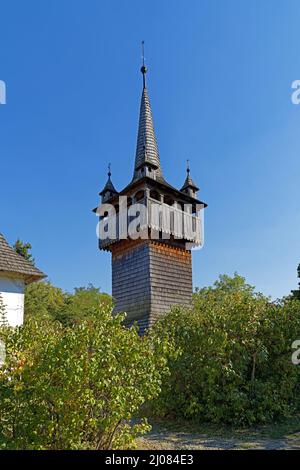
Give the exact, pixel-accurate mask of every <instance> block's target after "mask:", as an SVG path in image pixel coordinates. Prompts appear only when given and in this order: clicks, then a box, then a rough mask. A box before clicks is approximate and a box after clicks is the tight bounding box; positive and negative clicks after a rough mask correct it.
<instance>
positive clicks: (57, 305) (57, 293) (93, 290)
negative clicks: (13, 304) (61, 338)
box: [25, 281, 112, 326]
mask: <svg viewBox="0 0 300 470" xmlns="http://www.w3.org/2000/svg"><path fill="white" fill-rule="evenodd" d="M100 305H102V306H103V305H105V306H107V307H111V306H112V298H111V297H110V296H109V295H108V294H104V293H102V292H100V289H98V288H97V287H94V286H93V285H91V284H90V285H89V286H88V287H78V288H75V290H74V293H73V294H71V293H68V292H64V291H63V290H62V289H60V288H59V287H55V286H53V285H52V284H51V283H50V282H45V281H43V282H35V283H32V284H29V285H28V286H27V287H26V292H25V321H27V320H28V319H29V318H32V317H35V318H37V317H38V318H40V317H42V316H43V317H51V318H53V319H55V320H58V321H60V322H61V323H62V324H63V325H65V326H71V325H74V324H76V323H80V322H81V321H82V320H84V319H87V318H88V317H89V315H90V312H91V311H92V310H95V309H96V310H98V311H99V306H100Z"/></svg>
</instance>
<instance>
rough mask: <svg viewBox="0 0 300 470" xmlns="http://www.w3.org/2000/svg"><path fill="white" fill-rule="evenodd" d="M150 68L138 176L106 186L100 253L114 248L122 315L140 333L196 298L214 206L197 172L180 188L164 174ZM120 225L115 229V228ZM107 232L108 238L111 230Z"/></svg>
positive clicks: (118, 309) (139, 139)
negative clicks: (197, 261)
mask: <svg viewBox="0 0 300 470" xmlns="http://www.w3.org/2000/svg"><path fill="white" fill-rule="evenodd" d="M142 72H143V85H144V86H143V92H142V98H141V106H140V117H139V128H138V137H137V148H136V156H135V165H134V173H133V178H132V181H131V182H130V184H129V185H128V186H126V187H125V189H123V191H120V192H118V191H116V189H115V188H114V186H113V184H112V182H111V173H110V171H109V178H108V181H107V183H106V185H105V187H104V189H103V190H102V191H101V193H100V195H101V204H100V206H99V207H98V208H97V209H95V212H96V213H97V214H98V215H99V216H100V224H101V227H102V232H101V233H102V236H100V238H99V248H100V250H107V251H110V252H111V256H112V295H113V299H114V302H115V312H126V313H127V317H126V324H127V325H131V324H133V323H134V322H137V323H138V325H139V327H140V332H141V333H143V332H144V331H145V330H146V329H148V328H149V327H151V326H152V325H153V324H154V322H155V321H156V320H158V319H159V318H160V317H161V316H162V315H164V314H165V313H167V312H168V311H169V310H170V308H171V307H172V306H174V305H183V306H187V307H188V306H190V305H191V300H192V255H191V249H192V247H193V246H199V245H201V244H202V243H203V233H202V222H201V217H200V211H201V210H202V209H203V208H204V207H206V204H205V203H203V202H201V201H200V200H199V199H198V198H197V191H198V188H197V186H196V185H195V183H194V182H193V180H192V179H191V177H190V170H189V168H188V174H187V177H186V180H185V183H184V185H183V187H182V188H181V189H180V190H179V189H176V188H175V187H173V186H171V185H170V184H169V183H167V182H166V181H165V179H164V176H163V172H162V168H161V164H160V157H159V153H158V148H157V142H156V137H155V132H154V126H153V119H152V113H151V108H150V101H149V96H148V91H147V88H146V83H145V73H146V69H145V67H142ZM112 227H113V228H112ZM105 234H106V235H105Z"/></svg>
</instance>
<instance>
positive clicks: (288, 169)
mask: <svg viewBox="0 0 300 470" xmlns="http://www.w3.org/2000/svg"><path fill="white" fill-rule="evenodd" d="M0 13H1V29H0V44H1V48H0V79H1V80H5V82H6V84H7V104H6V105H5V106H0V156H1V185H0V201H1V224H0V231H1V232H3V233H4V234H5V235H6V237H7V238H8V240H9V241H10V242H11V243H13V242H14V241H15V239H16V238H17V237H20V238H21V239H22V240H24V241H30V242H31V244H32V246H33V254H34V257H35V259H36V262H37V264H38V266H39V267H40V268H41V269H43V270H44V271H45V272H46V273H47V274H48V275H49V277H50V279H51V281H52V282H53V283H55V284H56V285H58V286H61V287H63V288H65V289H69V290H71V289H72V288H73V287H75V286H81V285H86V284H87V283H89V282H92V283H93V284H95V285H96V286H100V287H101V288H102V289H103V290H104V291H110V275H111V272H110V256H109V254H107V253H100V252H99V251H98V250H97V239H96V235H95V226H96V218H95V216H94V214H93V213H92V212H91V209H92V208H93V207H95V206H96V205H97V204H98V192H99V190H100V189H101V188H102V187H103V185H104V183H105V181H106V172H107V170H106V169H107V163H108V162H109V161H110V162H111V164H112V173H113V182H114V184H115V186H116V187H117V188H118V189H121V188H122V187H124V186H125V185H126V184H127V183H128V182H129V180H130V179H131V176H132V169H133V160H134V153H135V143H136V132H137V120H138V110H139V101H140V94H141V85H142V83H141V75H140V72H139V67H140V57H141V53H140V41H141V40H142V39H144V40H145V41H146V60H147V65H148V68H149V73H148V86H149V93H150V98H151V104H152V111H153V114H154V122H155V127H156V133H157V138H158V145H159V150H160V156H161V161H162V165H163V169H164V173H165V176H166V178H167V180H168V181H169V182H170V183H171V184H174V185H177V186H180V185H181V184H182V182H183V180H184V177H185V161H186V158H190V160H191V168H192V176H193V178H194V179H195V180H196V182H197V183H198V184H199V186H200V188H201V192H200V197H201V198H202V199H203V200H205V201H206V202H207V203H208V204H209V207H208V209H207V211H206V218H205V228H206V244H205V247H204V249H203V250H202V251H198V252H196V253H195V254H194V259H193V269H194V285H195V286H204V285H208V284H211V283H212V282H213V281H214V280H215V279H216V278H217V277H218V275H219V274H220V273H228V274H232V273H233V272H234V271H238V272H239V273H241V274H242V275H244V276H245V277H246V278H247V280H248V281H249V282H250V283H252V284H254V285H256V286H257V289H258V290H260V291H262V292H264V293H266V294H269V295H272V296H273V297H275V298H276V297H279V296H282V295H284V294H287V293H289V291H290V289H291V288H294V287H296V284H297V278H296V267H297V264H298V262H300V217H299V182H300V178H299V176H300V138H299V136H300V106H295V105H293V104H292V103H291V99H290V95H291V83H292V81H293V80H296V79H300V53H299V36H300V29H299V24H300V2H299V1H298V0H295V1H293V0H287V1H282V0H263V1H261V0H251V1H250V0H247V1H246V0H227V1H225V0H218V1H217V0H194V1H192V0H189V1H186V0H184V1H183V0H182V1H175V0H163V1H162V0H151V1H149V0H143V1H140V0H139V1H136V0H130V1H124V0H118V1H116V0H106V1H104V0H101V1H100V0H85V1H83V0H51V1H50V0H43V1H40V0H27V1H26V2H23V1H16V0H10V1H9V2H2V4H1V12H0Z"/></svg>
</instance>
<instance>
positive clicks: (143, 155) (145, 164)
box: [133, 42, 163, 180]
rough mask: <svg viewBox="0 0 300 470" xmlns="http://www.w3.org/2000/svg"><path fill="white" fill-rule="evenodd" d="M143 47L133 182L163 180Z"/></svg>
mask: <svg viewBox="0 0 300 470" xmlns="http://www.w3.org/2000/svg"><path fill="white" fill-rule="evenodd" d="M142 47H143V65H142V67H141V72H142V74H143V92H142V98H141V106H140V118H139V128H138V137H137V145H136V154H135V165H134V175H133V180H137V179H139V178H141V177H143V176H152V177H153V178H154V179H163V176H162V170H161V166H160V158H159V153H158V148H157V141H156V137H155V132H154V125H153V118H152V112H151V107H150V100H149V95H148V90H147V86H146V73H147V68H146V66H145V58H144V42H143V43H142Z"/></svg>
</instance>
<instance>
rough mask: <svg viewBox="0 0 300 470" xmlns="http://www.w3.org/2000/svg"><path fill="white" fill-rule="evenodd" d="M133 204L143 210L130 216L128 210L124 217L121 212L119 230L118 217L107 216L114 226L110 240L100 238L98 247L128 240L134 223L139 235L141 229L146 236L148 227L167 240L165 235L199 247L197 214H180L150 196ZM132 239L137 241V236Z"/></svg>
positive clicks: (134, 228) (198, 218) (199, 237)
mask: <svg viewBox="0 0 300 470" xmlns="http://www.w3.org/2000/svg"><path fill="white" fill-rule="evenodd" d="M137 204H140V205H141V206H143V208H142V207H141V211H137V213H134V214H131V215H130V211H131V210H132V209H130V208H129V215H128V214H127V216H126V214H125V213H123V215H122V216H121V217H122V219H121V220H122V222H121V227H120V216H119V214H116V215H115V216H112V217H111V219H110V223H111V226H113V225H114V224H115V230H113V232H114V233H113V237H111V238H106V239H104V240H103V239H101V240H100V247H101V248H105V247H107V246H108V245H110V244H111V243H114V242H115V241H116V240H119V239H124V238H127V234H128V236H129V238H130V237H132V234H133V233H134V232H135V233H136V226H137V223H138V229H139V233H141V234H144V235H145V230H146V231H147V233H148V228H150V229H152V231H154V232H162V233H163V234H164V238H167V236H168V235H170V236H171V235H172V236H173V237H174V238H176V239H181V240H186V241H188V242H190V243H192V244H194V245H196V246H199V245H202V244H203V232H202V221H201V218H200V217H199V216H198V215H197V214H192V213H190V212H189V211H183V210H182V209H181V208H178V207H177V206H174V205H173V206H169V205H168V204H165V203H163V202H160V201H157V200H155V199H152V198H150V197H147V198H145V199H142V200H140V201H138V202H137ZM135 207H136V206H135ZM124 217H125V219H124ZM137 218H138V220H137ZM126 222H127V223H126ZM127 228H128V231H127ZM130 228H131V230H130ZM131 232H132V233H131ZM152 235H153V238H155V233H154V234H153V233H152ZM141 237H142V235H141ZM134 238H137V236H135V237H134Z"/></svg>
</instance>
